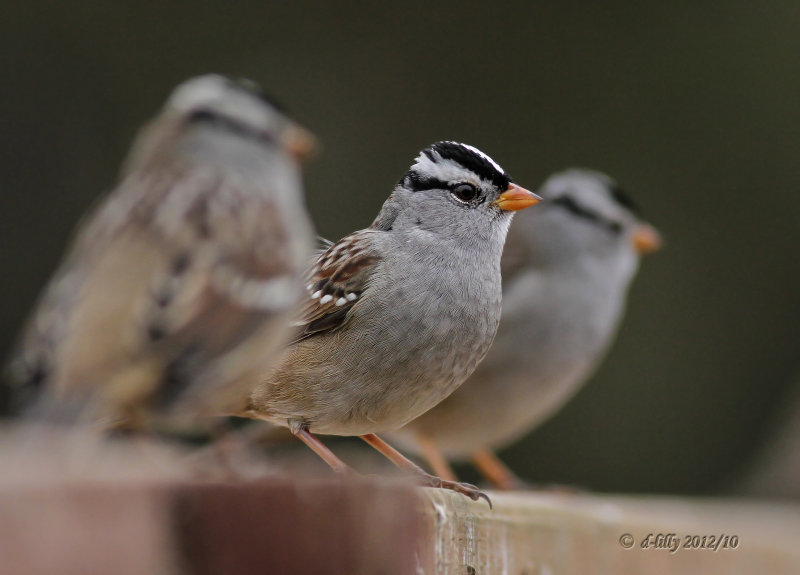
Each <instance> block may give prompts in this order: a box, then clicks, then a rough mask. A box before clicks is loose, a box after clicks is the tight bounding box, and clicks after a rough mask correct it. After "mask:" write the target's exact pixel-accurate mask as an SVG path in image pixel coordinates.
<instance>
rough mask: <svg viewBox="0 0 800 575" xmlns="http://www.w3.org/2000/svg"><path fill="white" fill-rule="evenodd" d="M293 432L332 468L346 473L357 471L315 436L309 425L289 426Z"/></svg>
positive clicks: (337, 471)
mask: <svg viewBox="0 0 800 575" xmlns="http://www.w3.org/2000/svg"><path fill="white" fill-rule="evenodd" d="M289 429H290V430H291V432H292V433H293V434H294V436H295V437H297V438H298V439H299V440H300V441H302V442H303V443H305V444H306V445H308V446H309V447H310V448H311V450H312V451H313V452H314V453H316V454H317V455H319V456H320V457H321V458H322V460H323V461H324V462H325V463H327V464H328V465H329V466H330V468H331V469H333V470H334V471H335V472H336V473H341V474H346V473H355V472H354V471H353V470H352V469H350V466H349V465H347V464H346V463H345V462H344V461H342V460H341V459H339V458H338V457H336V455H335V454H334V453H333V451H331V450H330V449H328V448H327V447H325V444H324V443H322V442H321V441H320V440H319V439H317V438H316V436H314V435H313V434H312V433H311V432H310V431H309V430H308V428H307V427H305V426H300V427H297V428H296V429H295V427H294V426H292V427H290V428H289Z"/></svg>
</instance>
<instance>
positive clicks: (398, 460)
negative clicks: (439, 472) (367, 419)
mask: <svg viewBox="0 0 800 575" xmlns="http://www.w3.org/2000/svg"><path fill="white" fill-rule="evenodd" d="M360 437H361V439H363V440H364V441H366V442H367V443H369V444H370V445H371V446H372V447H374V448H375V449H377V450H378V451H380V452H381V453H382V454H383V455H384V456H385V457H386V458H387V459H388V460H389V461H391V462H392V463H394V464H395V465H396V466H397V467H399V468H400V469H406V470H408V471H411V472H412V473H414V474H415V475H416V476H417V477H419V479H420V481H421V483H422V485H424V486H426V487H438V488H440V489H450V490H452V491H455V492H456V493H461V494H462V495H466V496H467V497H469V498H470V499H472V500H473V501H477V500H478V499H480V498H481V497H482V498H484V499H485V500H486V503H488V504H489V509H491V508H492V500H491V499H489V496H488V495H486V494H485V493H484V492H482V491H481V490H479V489H478V488H477V487H475V486H474V485H470V484H469V483H459V482H457V481H450V480H447V479H442V478H441V477H436V476H435V475H431V474H430V473H428V472H426V471H425V470H424V469H422V468H421V467H420V466H419V465H417V464H416V463H414V462H413V461H411V460H410V459H408V458H407V457H405V456H404V455H403V454H401V453H400V452H399V451H397V450H396V449H395V448H394V447H392V446H391V445H389V444H388V443H386V442H385V441H384V440H383V439H381V438H380V437H378V436H377V435H375V434H374V433H368V434H367V435H362V436H360Z"/></svg>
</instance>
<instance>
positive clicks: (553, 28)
mask: <svg viewBox="0 0 800 575" xmlns="http://www.w3.org/2000/svg"><path fill="white" fill-rule="evenodd" d="M482 6H483V7H481V8H477V7H474V8H473V7H469V6H468V4H467V3H463V2H449V3H447V2H444V3H436V4H434V3H431V2H420V3H414V2H402V3H399V2H397V3H391V4H389V3H380V4H379V3H363V2H360V3H337V4H336V5H334V3H321V2H305V1H299V0H294V1H293V2H280V3H277V2H265V1H259V2H222V1H209V0H206V1H204V2H196V3H190V2H174V1H166V0H160V1H158V2H147V1H138V2H129V1H115V2H113V3H112V2H105V1H99V0H83V1H82V2H70V3H55V2H37V1H29V2H25V3H10V2H7V3H5V5H4V6H3V17H2V19H0V45H1V46H2V55H3V66H2V67H3V88H2V89H1V90H0V99H1V100H0V102H2V103H1V104H0V110H2V112H1V113H2V118H3V119H2V122H3V128H2V130H1V131H0V141H1V142H2V156H0V162H2V173H3V174H4V181H5V184H4V186H3V188H4V189H3V192H2V194H0V211H1V212H0V213H2V224H0V269H2V270H3V276H4V277H3V298H2V300H1V304H0V305H1V306H2V307H0V351H2V352H3V353H4V354H5V353H6V350H7V349H8V346H9V345H10V344H11V342H12V340H13V338H14V336H15V334H16V332H17V331H18V329H19V327H20V324H21V322H22V321H23V318H24V317H25V315H26V313H27V311H28V310H29V309H30V307H31V306H32V304H33V302H34V299H35V297H36V294H37V292H38V290H39V289H40V287H41V286H42V285H43V284H44V282H45V281H46V280H47V278H48V276H49V274H50V273H51V272H52V270H53V268H54V266H55V265H56V262H57V261H58V259H59V256H60V254H61V252H62V249H63V248H64V246H65V242H66V241H67V239H68V238H69V235H70V231H71V229H72V228H73V226H74V225H75V224H76V222H77V221H78V220H79V218H80V216H81V214H82V213H83V212H84V210H86V209H87V207H88V206H89V205H90V204H91V203H92V202H93V201H94V200H95V198H97V196H98V194H100V193H101V192H102V191H104V190H107V189H109V188H110V187H111V186H113V184H114V182H115V178H116V174H117V171H118V169H119V166H120V164H121V161H122V158H123V157H124V155H125V153H126V150H127V148H128V146H129V143H130V141H131V139H132V137H133V135H134V133H135V131H136V129H137V127H138V126H139V125H140V124H141V123H142V122H143V121H144V120H146V119H147V118H148V117H150V116H151V115H153V114H154V113H155V111H156V110H157V109H158V107H159V106H160V105H161V103H162V102H163V100H164V98H165V97H166V95H167V94H168V92H169V90H170V89H171V88H172V87H173V86H174V85H175V84H177V83H178V82H180V81H181V80H183V79H184V78H186V77H188V76H191V75H195V74H199V73H205V72H209V71H216V72H222V73H227V74H232V75H237V76H245V77H249V78H252V79H254V80H256V81H258V82H259V83H261V84H262V85H264V86H265V87H266V88H267V90H268V91H269V92H271V93H272V94H274V95H275V96H277V98H278V99H280V100H282V101H283V102H285V103H286V104H287V106H288V108H289V109H290V110H291V111H292V112H293V113H294V115H295V117H297V118H298V119H299V120H300V121H301V122H302V123H304V124H305V125H306V126H308V127H309V128H311V129H312V130H313V131H314V132H315V133H316V134H318V136H319V137H320V139H321V141H322V143H323V149H322V153H321V154H320V155H319V156H318V157H317V158H316V159H315V161H313V162H312V163H311V165H309V167H308V170H307V178H306V184H307V192H308V204H309V208H310V210H311V213H312V214H313V216H314V219H315V221H316V224H317V226H318V230H319V232H320V234H322V235H324V236H326V237H329V238H332V239H336V238H339V237H341V236H342V235H344V234H346V233H348V232H349V231H352V230H354V229H357V228H361V227H364V226H366V225H368V224H369V223H370V221H371V220H372V218H373V217H374V215H375V214H376V213H377V211H378V209H379V207H380V205H381V203H382V202H383V200H384V199H385V197H386V195H387V194H388V193H389V191H390V190H391V187H392V186H393V184H394V183H395V181H396V180H397V179H398V178H399V176H400V175H402V173H403V172H404V171H405V170H406V169H407V167H408V166H409V165H410V162H411V160H412V158H413V156H414V155H415V154H416V152H417V151H418V150H419V149H420V148H422V147H424V146H426V145H428V144H430V143H432V142H434V141H437V140H440V139H456V140H461V141H465V142H469V143H471V144H474V145H476V146H478V147H480V148H481V149H483V150H485V151H486V152H488V153H489V154H491V155H492V156H493V157H494V158H496V159H497V160H498V161H500V163H502V165H503V166H504V167H505V168H506V169H507V170H508V171H509V172H510V173H511V174H512V175H513V176H514V178H515V180H516V181H518V182H519V183H520V184H522V185H525V186H527V187H535V186H537V185H538V184H539V183H540V182H541V181H542V180H543V179H544V178H545V177H546V176H547V175H548V174H549V173H550V172H552V171H554V170H559V169H562V168H564V167H567V166H573V165H579V166H586V167H591V168H595V169H599V170H603V171H606V172H608V173H609V174H611V175H613V176H614V177H616V178H617V179H618V180H619V181H620V182H621V183H622V184H623V185H624V186H625V187H626V188H627V189H628V190H629V191H630V192H631V193H632V195H634V197H635V198H636V199H637V200H638V202H639V203H640V204H641V205H642V206H643V207H644V210H645V214H646V215H647V217H648V218H649V219H650V221H652V223H654V224H655V225H656V226H658V227H659V228H660V229H661V230H662V231H663V233H664V234H665V236H666V239H667V247H666V249H665V250H664V251H663V252H662V253H659V254H657V255H655V256H653V257H651V258H648V259H647V260H646V261H645V262H644V265H643V267H642V270H641V273H640V276H639V278H638V280H637V282H636V283H635V285H634V288H633V290H632V294H631V298H630V305H629V309H628V315H627V320H626V321H625V322H624V325H623V329H622V332H621V334H620V337H619V340H618V343H617V345H616V346H615V348H614V349H613V351H612V353H611V355H610V356H609V358H608V360H607V361H606V362H605V364H604V365H603V367H602V369H601V370H600V372H599V373H598V374H597V375H596V377H594V379H593V380H592V382H591V383H590V384H589V385H588V386H587V388H586V389H585V390H584V391H583V392H582V393H581V394H580V395H579V396H578V397H577V398H576V399H575V400H574V401H573V402H572V403H571V404H570V405H569V406H568V407H567V408H566V409H564V410H563V412H562V413H560V414H559V415H558V416H557V417H556V418H554V419H553V420H551V421H550V422H548V423H547V424H546V425H545V426H544V427H542V428H541V429H540V430H539V431H538V432H537V433H535V434H533V435H532V436H531V437H530V438H528V439H527V440H525V441H524V442H521V443H519V444H517V445H516V446H514V447H513V448H511V449H510V450H508V451H506V452H505V453H503V454H502V455H503V457H504V458H505V459H506V461H508V462H509V463H511V464H512V466H513V467H515V468H516V469H517V470H518V471H519V472H520V473H521V474H522V475H524V476H526V477H528V478H530V479H532V480H535V481H541V482H561V483H576V484H580V485H584V486H587V487H589V488H593V489H598V490H615V491H640V492H654V491H668V492H679V493H703V492H705V493H708V492H714V491H715V490H718V489H719V488H720V487H721V486H722V485H723V484H724V483H725V482H726V481H727V480H728V478H730V477H731V476H732V475H734V474H735V473H737V472H738V470H740V469H741V468H742V466H744V465H746V463H747V461H748V458H749V456H750V454H751V453H752V452H753V450H754V449H755V448H756V446H757V445H758V443H759V441H760V439H761V434H762V429H763V428H764V423H765V421H766V420H767V418H768V417H769V415H770V413H771V412H772V411H773V410H774V409H775V408H776V407H777V404H778V403H779V398H780V397H781V395H780V394H781V393H785V388H786V387H787V386H788V385H789V383H790V381H791V377H792V374H793V373H795V371H796V369H797V368H798V366H799V365H800V358H798V349H799V348H798V341H799V340H800V297H798V296H799V294H800V290H798V288H800V264H799V263H798V258H799V257H800V250H798V246H799V245H800V225H799V224H800V190H799V189H798V188H799V187H800V169H798V163H799V162H798V160H800V157H799V155H800V65H798V62H800V33H799V32H798V31H800V3H798V2H796V1H795V0H783V1H779V2H771V3H766V4H765V3H753V2H747V1H744V0H735V1H729V2H725V3H720V2H707V1H706V2H692V3H665V2H660V1H654V0H647V1H643V2H636V3H633V2H619V1H618V2H605V3H602V4H600V3H587V2H547V3H544V2H517V3H492V4H491V5H489V4H483V5H482Z"/></svg>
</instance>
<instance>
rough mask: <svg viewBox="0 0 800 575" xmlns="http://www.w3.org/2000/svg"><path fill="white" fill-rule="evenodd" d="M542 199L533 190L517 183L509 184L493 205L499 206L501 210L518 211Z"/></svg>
mask: <svg viewBox="0 0 800 575" xmlns="http://www.w3.org/2000/svg"><path fill="white" fill-rule="evenodd" d="M541 201H542V198H540V197H539V196H537V195H536V194H534V193H533V192H529V191H528V190H526V189H525V188H521V187H519V186H518V185H517V184H509V185H508V189H507V190H506V191H505V192H503V193H502V194H500V196H499V197H498V198H497V199H496V200H495V201H493V202H492V205H493V206H497V207H498V208H500V209H501V210H505V211H508V212H516V211H519V210H524V209H525V208H527V207H529V206H532V205H533V204H537V203H539V202H541Z"/></svg>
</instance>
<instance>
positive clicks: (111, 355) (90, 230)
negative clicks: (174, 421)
mask: <svg viewBox="0 0 800 575" xmlns="http://www.w3.org/2000/svg"><path fill="white" fill-rule="evenodd" d="M312 143H313V140H312V138H311V136H310V134H308V133H307V132H306V131H305V130H303V129H302V128H300V127H298V126H297V125H296V124H294V123H293V122H292V121H291V120H289V119H288V118H287V117H286V116H285V115H284V114H283V113H282V112H280V111H279V110H278V109H277V108H276V107H275V105H274V104H272V103H270V102H269V101H267V100H266V99H265V98H264V97H263V95H262V94H260V93H259V92H258V90H257V88H256V87H255V85H254V84H252V83H249V82H247V81H241V82H237V81H232V80H229V79H227V78H223V77H221V76H216V75H208V76H202V77H197V78H193V79H191V80H188V81H186V82H184V83H183V84H181V85H180V86H178V87H177V88H176V89H175V90H174V92H173V93H172V95H171V96H170V98H169V100H168V101H167V103H166V105H165V106H164V108H163V110H162V111H161V113H160V114H159V115H158V116H157V117H156V118H155V119H154V120H153V121H152V122H151V123H150V124H149V126H147V127H146V129H145V130H143V131H142V133H141V134H140V135H139V137H138V138H137V140H136V141H135V143H134V145H133V148H132V152H131V153H130V156H129V158H128V160H127V163H126V165H125V169H124V170H123V174H122V177H121V181H120V182H119V184H118V185H117V187H116V189H114V190H113V191H112V192H111V193H110V194H109V195H108V196H107V197H106V198H105V199H104V200H103V201H102V203H101V204H100V205H99V206H98V208H97V209H96V210H95V211H94V213H93V214H92V215H91V217H89V218H88V220H87V221H86V223H85V224H84V225H83V226H82V227H81V228H80V229H79V231H78V233H77V235H76V238H75V240H74V243H73V245H72V246H71V248H70V249H69V251H68V252H67V255H66V257H65V259H64V261H63V263H62V264H61V267H60V268H59V269H58V271H57V272H56V274H55V276H54V278H53V279H52V280H51V282H50V284H49V285H48V287H47V288H46V290H45V291H44V294H43V296H42V298H41V300H40V302H39V304H38V307H37V309H36V310H35V313H34V314H33V316H32V319H31V320H30V323H29V324H28V327H27V329H26V331H25V332H24V334H23V337H22V341H21V345H20V349H19V351H18V354H17V355H16V356H15V357H13V358H12V362H11V366H10V373H11V378H10V379H11V385H12V387H13V388H14V391H15V392H16V393H15V395H16V396H17V397H18V398H21V399H22V403H23V404H24V403H33V407H32V408H31V410H29V412H30V411H33V412H34V413H38V414H40V415H41V416H44V417H47V418H49V419H60V420H74V419H77V418H80V419H91V420H92V421H103V422H104V423H109V424H112V423H123V424H131V425H141V424H142V423H143V418H144V419H149V418H150V416H153V415H154V414H160V413H169V414H170V415H171V417H176V416H177V415H181V416H183V415H186V416H190V417H193V416H195V415H200V414H203V413H205V412H208V413H216V412H218V411H219V410H220V409H222V407H221V405H222V404H223V403H225V402H227V400H228V399H229V398H239V397H241V394H243V393H246V389H242V386H243V385H244V386H247V385H248V384H250V383H251V381H252V377H253V374H254V373H262V372H263V371H264V370H265V369H267V368H268V366H269V365H270V364H271V362H272V361H273V359H274V358H275V357H276V355H278V353H280V352H281V351H282V349H283V347H284V346H285V345H286V340H287V338H288V337H289V328H288V325H287V324H288V323H289V321H290V318H291V314H292V313H293V312H294V309H295V305H296V304H297V302H298V297H297V293H298V291H299V290H301V289H302V285H303V284H302V278H303V274H304V273H305V268H306V266H307V262H308V257H309V255H310V253H311V247H312V232H311V226H310V222H309V220H308V217H307V214H306V212H305V208H304V203H303V197H302V186H301V180H300V172H299V167H298V159H299V158H300V157H301V156H303V155H304V154H305V153H306V152H308V151H310V149H311V145H312ZM26 399H27V400H28V401H27V402H26Z"/></svg>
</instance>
